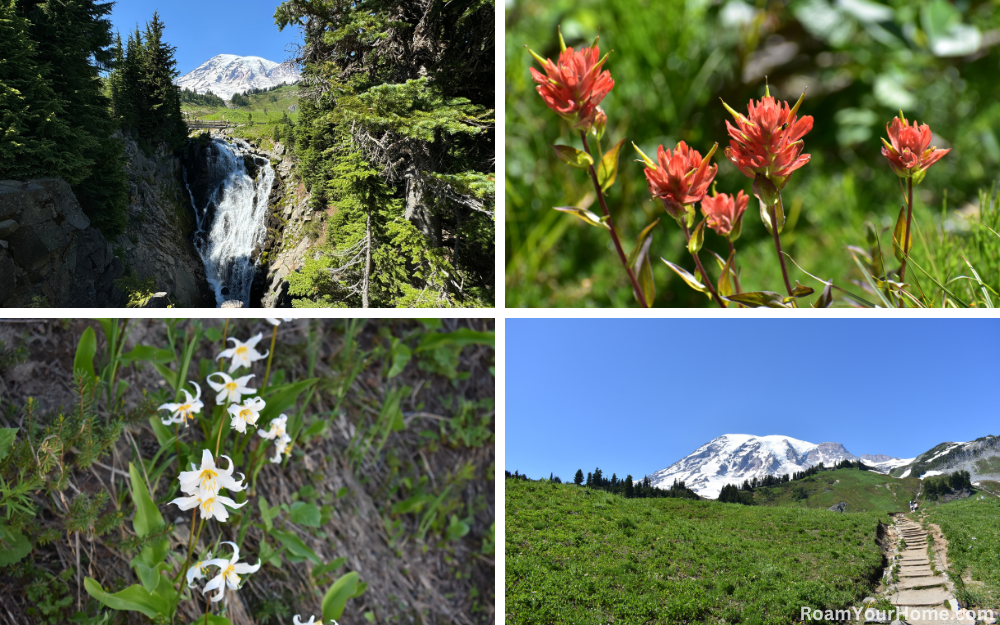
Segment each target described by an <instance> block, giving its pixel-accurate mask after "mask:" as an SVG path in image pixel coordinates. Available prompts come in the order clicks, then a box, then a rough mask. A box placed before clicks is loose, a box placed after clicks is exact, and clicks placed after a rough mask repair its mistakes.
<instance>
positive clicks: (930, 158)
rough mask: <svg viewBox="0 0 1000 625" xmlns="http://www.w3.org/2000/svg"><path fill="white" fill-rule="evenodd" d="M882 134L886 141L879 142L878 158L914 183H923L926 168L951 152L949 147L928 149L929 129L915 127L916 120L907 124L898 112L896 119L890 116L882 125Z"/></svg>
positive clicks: (927, 127) (901, 176) (929, 140)
mask: <svg viewBox="0 0 1000 625" xmlns="http://www.w3.org/2000/svg"><path fill="white" fill-rule="evenodd" d="M885 132H886V134H888V135H889V141H886V140H885V139H882V145H883V147H882V156H884V157H885V158H886V160H888V161H889V166H890V167H892V171H894V172H896V175H897V176H899V177H900V178H910V177H912V178H913V181H914V182H917V183H919V182H920V181H921V180H923V178H924V175H925V173H926V172H927V168H929V167H930V166H931V165H933V164H934V163H936V162H938V160H939V159H940V158H941V157H942V156H944V155H945V154H947V153H948V152H950V151H951V149H950V148H949V149H938V148H937V147H929V146H930V145H931V137H932V136H933V135H932V133H931V129H930V127H929V126H928V125H927V124H920V126H917V122H916V120H914V122H913V125H912V126H910V125H908V122H907V121H906V118H905V117H903V112H902V111H900V112H899V117H893V118H892V121H891V122H890V123H888V124H886V125H885Z"/></svg>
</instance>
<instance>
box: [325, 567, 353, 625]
mask: <svg viewBox="0 0 1000 625" xmlns="http://www.w3.org/2000/svg"><path fill="white" fill-rule="evenodd" d="M357 587H358V573H357V571H351V572H350V573H348V574H346V575H344V576H342V577H341V578H340V579H338V580H337V581H335V582H334V583H333V585H332V586H330V589H329V590H327V591H326V594H325V595H323V621H324V622H326V621H330V620H336V619H339V618H340V617H341V616H342V615H343V614H344V608H345V607H346V606H347V600H348V599H350V598H351V597H353V596H354V593H355V592H356V591H357Z"/></svg>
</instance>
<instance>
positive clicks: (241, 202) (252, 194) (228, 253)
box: [184, 139, 274, 306]
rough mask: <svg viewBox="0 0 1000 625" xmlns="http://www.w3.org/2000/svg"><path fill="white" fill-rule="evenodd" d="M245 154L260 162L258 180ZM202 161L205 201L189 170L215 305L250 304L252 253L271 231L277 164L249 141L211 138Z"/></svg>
mask: <svg viewBox="0 0 1000 625" xmlns="http://www.w3.org/2000/svg"><path fill="white" fill-rule="evenodd" d="M246 159H252V162H253V163H254V165H255V166H256V167H257V172H256V174H257V177H256V181H255V180H254V179H253V178H251V176H250V174H249V173H248V172H247V168H246ZM199 166H200V168H202V169H204V172H203V175H204V178H205V180H206V181H207V189H206V193H205V194H204V199H203V200H202V202H201V205H199V202H198V201H196V200H195V197H194V193H192V192H191V187H190V184H188V179H187V178H188V176H187V168H186V167H185V169H184V182H185V184H186V185H187V186H188V193H189V194H190V195H191V204H192V205H193V206H194V208H195V216H196V218H197V221H198V228H197V230H196V232H195V235H194V244H195V249H197V250H198V254H199V255H200V256H201V260H202V262H204V263H205V274H206V276H207V278H208V283H209V284H210V285H211V287H212V290H214V291H215V299H216V304H217V305H221V304H222V303H223V302H225V301H229V300H239V301H242V302H243V305H244V306H249V304H250V287H251V285H252V284H253V279H254V275H255V273H256V269H257V267H256V266H257V263H256V262H255V261H254V260H252V259H251V256H252V254H253V252H254V249H255V247H257V245H259V244H262V243H263V242H264V239H265V237H266V235H267V225H266V222H267V201H268V194H269V193H270V191H271V183H272V182H273V181H274V169H272V168H271V163H270V162H269V161H268V160H267V159H266V158H263V157H260V156H255V155H253V154H251V153H250V145H249V144H247V143H246V142H245V141H242V140H240V139H233V141H232V142H231V143H230V142H228V141H224V140H222V139H212V143H211V145H210V146H207V148H206V150H205V155H204V158H203V162H201V163H199Z"/></svg>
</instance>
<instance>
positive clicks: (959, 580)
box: [917, 493, 1000, 614]
mask: <svg viewBox="0 0 1000 625" xmlns="http://www.w3.org/2000/svg"><path fill="white" fill-rule="evenodd" d="M980 496H983V497H984V498H983V499H980V498H979V497H980ZM925 509H926V511H927V518H926V521H927V522H928V523H934V524H937V525H939V526H940V527H941V531H942V532H943V533H944V536H945V538H946V539H947V540H948V563H949V566H950V568H951V573H952V579H953V580H954V581H955V582H956V584H957V589H956V590H957V592H956V596H957V597H958V599H959V600H960V601H963V602H965V603H966V604H968V605H971V606H973V607H975V608H977V609H984V610H985V609H990V610H994V611H995V612H997V613H998V614H1000V498H997V497H991V496H989V495H987V494H985V493H976V494H975V495H974V496H973V497H970V498H968V499H963V500H961V501H952V502H950V503H944V504H939V505H934V504H931V505H929V506H927V507H926V508H925ZM917 520H920V519H917Z"/></svg>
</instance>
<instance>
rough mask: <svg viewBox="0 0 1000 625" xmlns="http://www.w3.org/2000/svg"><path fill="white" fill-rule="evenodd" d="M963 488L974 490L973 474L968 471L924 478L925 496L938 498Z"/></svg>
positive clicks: (932, 498)
mask: <svg viewBox="0 0 1000 625" xmlns="http://www.w3.org/2000/svg"><path fill="white" fill-rule="evenodd" d="M963 488H967V489H969V490H972V475H970V474H969V472H968V471H956V472H954V473H951V474H949V475H942V476H940V477H928V478H924V497H925V498H926V499H931V500H935V501H936V500H937V499H938V498H939V497H942V496H944V495H950V494H951V493H953V492H956V491H960V490H962V489H963Z"/></svg>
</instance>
